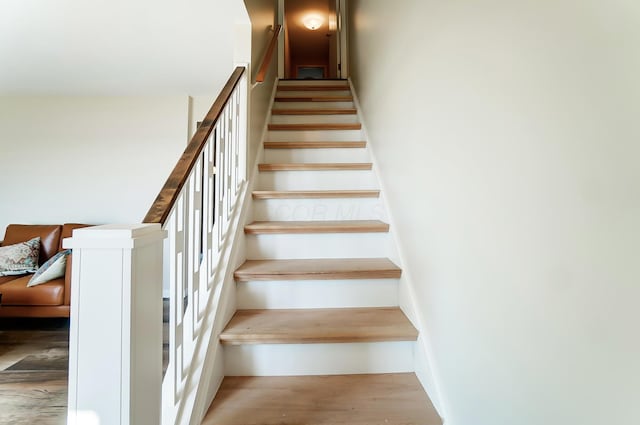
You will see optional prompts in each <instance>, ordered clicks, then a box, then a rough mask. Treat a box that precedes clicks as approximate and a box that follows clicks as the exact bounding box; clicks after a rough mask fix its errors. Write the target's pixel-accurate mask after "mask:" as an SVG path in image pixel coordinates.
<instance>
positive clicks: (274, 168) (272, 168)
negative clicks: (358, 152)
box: [258, 162, 373, 171]
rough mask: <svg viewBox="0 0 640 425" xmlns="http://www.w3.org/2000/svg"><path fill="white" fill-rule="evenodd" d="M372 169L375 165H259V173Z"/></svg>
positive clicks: (338, 163)
mask: <svg viewBox="0 0 640 425" xmlns="http://www.w3.org/2000/svg"><path fill="white" fill-rule="evenodd" d="M371 169H373V164H372V163H370V162H354V163H340V162H336V163H291V164H258V170H259V171H335V170H343V171H368V170H371Z"/></svg>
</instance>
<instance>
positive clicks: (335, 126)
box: [269, 123, 362, 131]
mask: <svg viewBox="0 0 640 425" xmlns="http://www.w3.org/2000/svg"><path fill="white" fill-rule="evenodd" d="M361 129H362V124H359V123H331V124H325V123H321V124H269V130H270V131H323V130H361Z"/></svg>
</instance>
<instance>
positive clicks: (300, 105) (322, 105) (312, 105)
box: [273, 101, 355, 109]
mask: <svg viewBox="0 0 640 425" xmlns="http://www.w3.org/2000/svg"><path fill="white" fill-rule="evenodd" d="M273 108H274V109H332V108H341V109H353V108H355V104H354V103H353V102H277V101H276V102H274V103H273Z"/></svg>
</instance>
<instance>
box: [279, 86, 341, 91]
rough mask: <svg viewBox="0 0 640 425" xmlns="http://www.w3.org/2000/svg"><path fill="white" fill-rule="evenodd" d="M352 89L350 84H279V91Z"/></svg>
mask: <svg viewBox="0 0 640 425" xmlns="http://www.w3.org/2000/svg"><path fill="white" fill-rule="evenodd" d="M345 90H351V87H349V85H348V84H333V85H325V86H321V85H310V84H300V85H283V84H280V85H278V91H345Z"/></svg>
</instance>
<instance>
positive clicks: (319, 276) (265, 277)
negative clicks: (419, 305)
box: [233, 269, 402, 282]
mask: <svg viewBox="0 0 640 425" xmlns="http://www.w3.org/2000/svg"><path fill="white" fill-rule="evenodd" d="M233 276H234V278H235V280H236V282H258V281H260V282H270V281H274V280H277V281H280V280H360V279H399V278H400V277H401V276H402V271H401V270H399V269H398V270H394V269H389V270H352V271H343V272H337V271H336V272H330V271H328V272H307V273H304V272H299V273H293V272H291V273H286V272H284V273H263V274H258V273H243V272H235V273H234V275H233Z"/></svg>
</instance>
